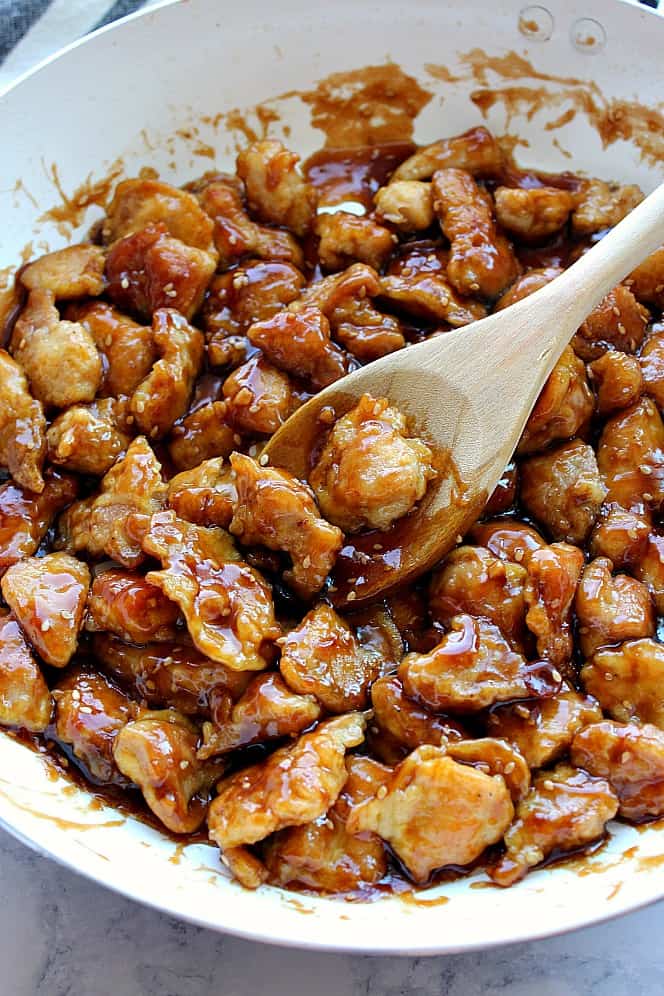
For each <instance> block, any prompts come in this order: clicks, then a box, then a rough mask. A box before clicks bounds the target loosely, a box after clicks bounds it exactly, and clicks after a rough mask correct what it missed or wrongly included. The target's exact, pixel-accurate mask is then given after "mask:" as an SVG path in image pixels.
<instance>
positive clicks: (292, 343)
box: [247, 307, 348, 390]
mask: <svg viewBox="0 0 664 996" xmlns="http://www.w3.org/2000/svg"><path fill="white" fill-rule="evenodd" d="M247 337H248V339H249V341H250V342H251V343H252V344H253V345H254V346H256V347H258V348H259V349H260V350H261V352H262V353H263V355H264V356H265V357H266V358H267V359H268V360H269V361H270V363H273V364H274V365H275V366H276V367H279V368H280V369H281V370H285V371H286V373H291V374H293V375H294V376H295V377H301V378H303V379H306V380H309V381H310V382H311V385H312V386H313V387H314V388H315V389H316V390H320V389H321V388H323V387H327V386H328V384H333V383H334V381H335V380H339V378H340V377H343V376H344V374H346V373H347V372H348V363H347V360H346V357H345V355H344V353H343V350H341V349H339V347H338V346H337V345H336V343H334V342H332V340H331V338H330V323H329V322H328V320H327V318H326V317H325V315H324V314H323V313H322V311H320V309H319V308H313V307H312V308H304V309H303V310H302V311H297V312H293V311H288V310H284V311H279V312H277V314H276V315H273V316H272V318H266V319H265V320H264V321H261V322H255V323H254V324H253V325H252V326H251V327H250V328H249V331H248V333H247Z"/></svg>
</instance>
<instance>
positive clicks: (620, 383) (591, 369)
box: [588, 350, 644, 415]
mask: <svg viewBox="0 0 664 996" xmlns="http://www.w3.org/2000/svg"><path fill="white" fill-rule="evenodd" d="M588 373H589V374H590V377H591V379H592V381H593V383H594V385H595V390H596V393H597V411H598V412H599V414H600V415H608V414H610V413H611V412H614V411H617V410H618V409H620V408H628V407H629V406H630V405H633V404H634V403H635V402H636V401H638V400H639V398H640V397H641V395H642V394H643V390H644V383H643V374H642V373H641V364H640V362H639V360H638V358H637V357H636V356H629V355H628V354H627V353H621V352H620V351H619V350H607V351H606V353H604V354H603V355H602V356H600V357H599V359H597V360H594V361H593V362H592V363H590V364H589V365H588Z"/></svg>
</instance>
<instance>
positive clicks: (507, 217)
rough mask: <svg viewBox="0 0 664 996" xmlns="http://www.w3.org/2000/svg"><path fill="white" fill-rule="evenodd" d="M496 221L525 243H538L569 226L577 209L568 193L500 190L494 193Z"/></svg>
mask: <svg viewBox="0 0 664 996" xmlns="http://www.w3.org/2000/svg"><path fill="white" fill-rule="evenodd" d="M493 196H494V200H495V203H496V218H497V220H498V223H499V224H500V225H502V227H503V228H504V229H505V230H506V231H508V232H510V233H511V234H512V235H516V236H517V237H518V238H519V239H521V240H522V241H523V242H539V241H543V240H544V239H547V238H549V237H550V236H551V235H553V234H554V232H558V231H559V230H560V229H561V228H562V227H563V225H565V224H566V223H567V219H568V218H569V216H570V212H571V211H572V208H573V207H574V198H573V197H572V195H571V194H570V193H569V191H568V190H561V189H560V188H559V187H534V188H531V189H525V188H521V187H498V188H497V189H496V191H495V193H494V195H493Z"/></svg>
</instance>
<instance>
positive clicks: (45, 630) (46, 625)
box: [41, 619, 51, 633]
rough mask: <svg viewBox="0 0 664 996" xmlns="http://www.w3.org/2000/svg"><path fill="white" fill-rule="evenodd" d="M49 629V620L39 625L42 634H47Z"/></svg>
mask: <svg viewBox="0 0 664 996" xmlns="http://www.w3.org/2000/svg"><path fill="white" fill-rule="evenodd" d="M50 628H51V620H50V619H44V621H43V623H42V624H41V631H42V633H48V631H49V629H50Z"/></svg>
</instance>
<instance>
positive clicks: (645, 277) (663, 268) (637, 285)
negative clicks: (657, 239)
mask: <svg viewBox="0 0 664 996" xmlns="http://www.w3.org/2000/svg"><path fill="white" fill-rule="evenodd" d="M625 283H626V284H627V285H628V287H629V289H630V290H631V292H632V294H633V295H634V297H635V298H636V299H637V301H641V302H642V303H643V304H651V305H654V306H655V307H656V308H662V309H664V246H660V247H659V249H655V251H654V252H653V253H651V254H650V256H648V258H647V259H644V261H643V262H642V263H641V264H640V265H639V266H637V268H636V269H635V270H632V272H631V273H630V275H629V277H628V278H627V280H626V281H625Z"/></svg>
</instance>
